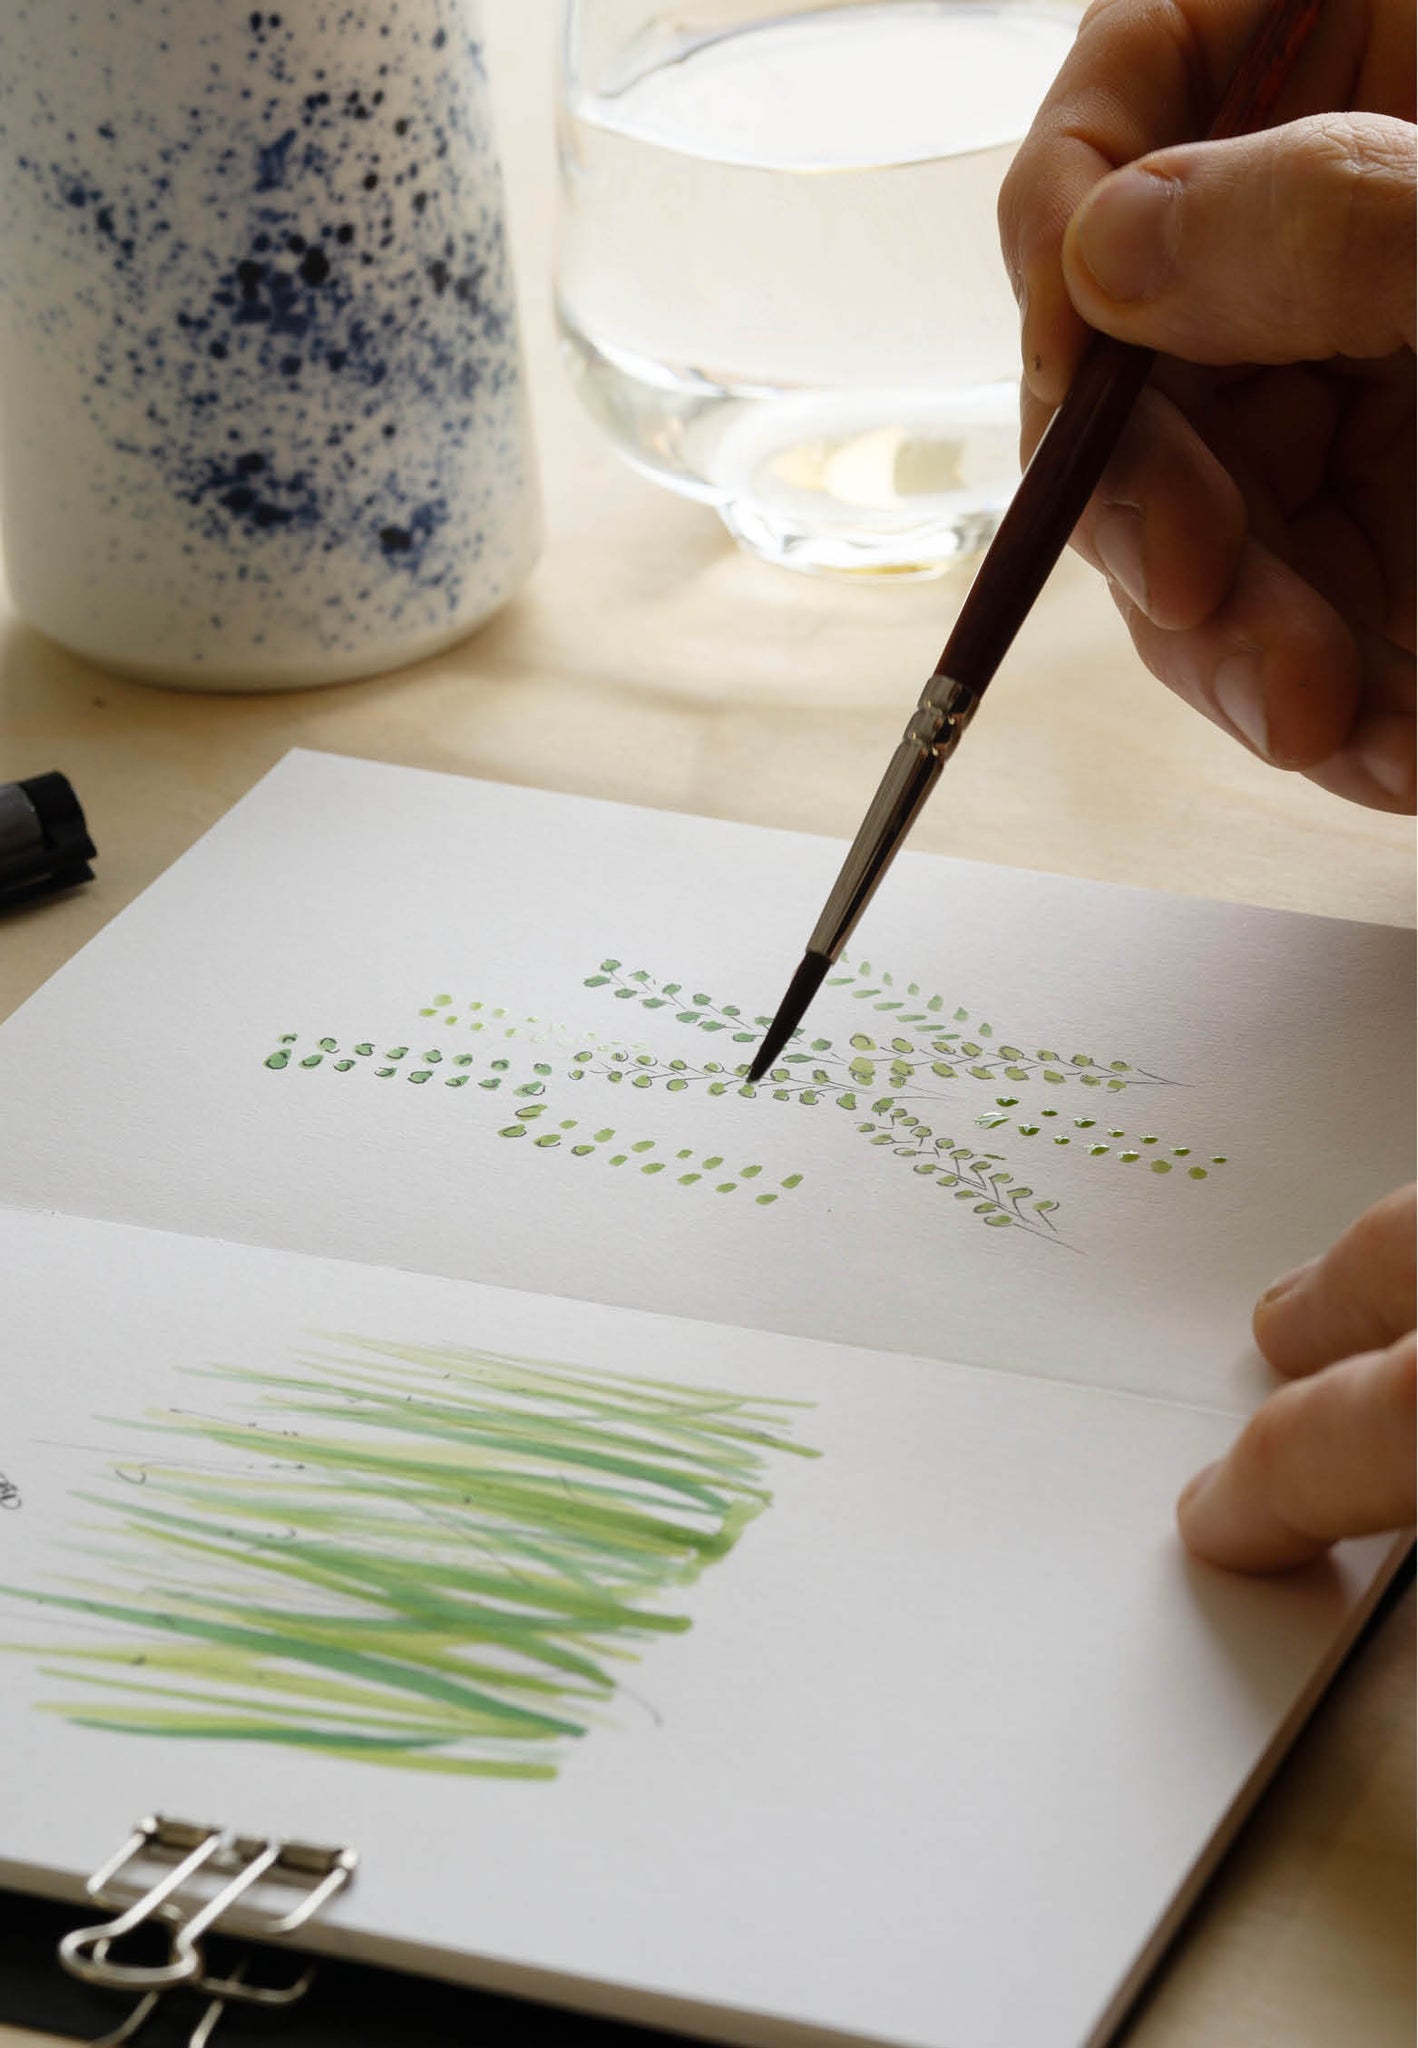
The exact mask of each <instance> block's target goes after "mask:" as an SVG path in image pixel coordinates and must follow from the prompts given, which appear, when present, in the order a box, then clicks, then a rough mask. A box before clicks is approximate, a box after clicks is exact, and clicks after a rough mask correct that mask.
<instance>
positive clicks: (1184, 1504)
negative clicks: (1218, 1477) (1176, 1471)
mask: <svg viewBox="0 0 1418 2048" xmlns="http://www.w3.org/2000/svg"><path fill="white" fill-rule="evenodd" d="M1218 1466H1219V1461H1218V1463H1217V1464H1212V1465H1203V1466H1202V1468H1201V1470H1200V1472H1197V1473H1195V1474H1194V1475H1193V1477H1192V1478H1190V1479H1189V1480H1188V1481H1187V1483H1186V1485H1185V1486H1184V1487H1183V1488H1182V1490H1181V1492H1180V1493H1179V1494H1178V1495H1177V1512H1178V1514H1182V1513H1184V1512H1185V1510H1186V1509H1187V1508H1189V1507H1191V1505H1192V1503H1193V1502H1194V1501H1196V1500H1197V1499H1199V1498H1200V1496H1201V1494H1202V1493H1203V1492H1204V1491H1205V1489H1206V1488H1207V1487H1208V1486H1209V1485H1210V1484H1211V1476H1212V1474H1213V1473H1214V1472H1215V1471H1217V1469H1218Z"/></svg>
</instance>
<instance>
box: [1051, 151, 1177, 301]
mask: <svg viewBox="0 0 1418 2048" xmlns="http://www.w3.org/2000/svg"><path fill="white" fill-rule="evenodd" d="M1181 196H1182V188H1181V186H1180V185H1179V184H1178V183H1177V182H1176V180H1175V179H1173V178H1158V177H1155V176H1154V175H1153V173H1152V172H1151V171H1137V170H1132V169H1128V170H1122V171H1115V172H1114V173H1113V175H1112V176H1111V177H1110V178H1104V180H1103V182H1102V183H1101V184H1100V185H1097V186H1095V187H1094V189H1093V191H1092V192H1091V193H1090V194H1089V195H1088V197H1087V199H1085V200H1084V202H1083V205H1082V207H1081V208H1080V209H1079V212H1078V214H1077V215H1076V216H1075V223H1074V242H1075V247H1076V249H1077V251H1078V254H1079V255H1080V256H1081V257H1082V258H1083V261H1084V263H1085V264H1086V265H1087V267H1088V269H1089V270H1090V271H1091V272H1092V274H1093V278H1094V281H1095V282H1096V283H1097V284H1098V286H1099V288H1100V289H1101V290H1102V291H1104V292H1106V293H1107V295H1108V297H1109V298H1110V299H1121V300H1131V299H1150V298H1155V297H1156V295H1157V293H1158V292H1159V291H1161V289H1162V287H1163V285H1165V284H1166V282H1167V280H1168V278H1169V277H1170V276H1171V274H1172V271H1173V269H1174V268H1175V266H1176V260H1177V244H1178V240H1179V237H1180V233H1181V209H1180V206H1179V204H1178V202H1179V201H1180V199H1181Z"/></svg>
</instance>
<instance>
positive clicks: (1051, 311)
mask: <svg viewBox="0 0 1418 2048" xmlns="http://www.w3.org/2000/svg"><path fill="white" fill-rule="evenodd" d="M1019 298H1020V308H1021V320H1020V354H1021V357H1022V362H1023V375H1024V388H1025V390H1026V391H1027V392H1028V393H1029V394H1030V395H1031V396H1032V397H1034V398H1035V399H1037V400H1038V401H1039V403H1040V404H1041V405H1044V406H1047V407H1048V409H1049V411H1050V412H1053V411H1055V410H1056V409H1057V407H1059V406H1060V405H1062V404H1063V401H1064V398H1065V397H1066V395H1067V393H1068V387H1069V385H1070V384H1071V383H1072V381H1073V374H1074V371H1075V370H1076V369H1077V368H1078V363H1079V359H1080V357H1081V356H1082V354H1083V350H1084V347H1085V345H1086V343H1087V339H1088V333H1087V329H1086V328H1085V326H1084V324H1083V322H1082V321H1081V320H1080V319H1079V317H1078V314H1077V313H1076V312H1075V310H1074V306H1073V302H1072V300H1071V299H1070V298H1069V295H1068V291H1067V289H1066V288H1065V285H1064V281H1063V278H1062V276H1061V275H1060V273H1059V269H1058V264H1057V258H1055V259H1054V260H1053V261H1051V262H1049V263H1039V262H1036V263H1032V264H1030V265H1029V266H1028V268H1027V269H1026V270H1025V271H1024V273H1023V276H1022V279H1021V283H1020V286H1019Z"/></svg>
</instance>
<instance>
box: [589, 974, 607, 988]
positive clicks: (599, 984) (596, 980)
mask: <svg viewBox="0 0 1418 2048" xmlns="http://www.w3.org/2000/svg"><path fill="white" fill-rule="evenodd" d="M609 979H610V977H609V975H606V974H588V975H587V976H586V980H585V982H584V984H583V986H584V987H586V988H604V987H605V985H606V983H607V981H608V980H609Z"/></svg>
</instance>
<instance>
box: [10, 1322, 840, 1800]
mask: <svg viewBox="0 0 1418 2048" xmlns="http://www.w3.org/2000/svg"><path fill="white" fill-rule="evenodd" d="M331 1341H332V1345H333V1349H332V1350H329V1351H327V1352H325V1353H324V1354H322V1355H320V1356H310V1355H306V1356H303V1357H302V1358H300V1360H299V1361H298V1363H297V1366H296V1368H295V1369H294V1370H292V1371H290V1372H285V1373H279V1372H278V1373H272V1372H263V1371H249V1370H243V1369H240V1368H237V1367H221V1368H214V1369H212V1370H210V1371H208V1372H205V1373H203V1374H201V1375H199V1376H200V1377H203V1378H205V1379H207V1380H209V1381H212V1382H215V1383H217V1384H218V1385H219V1386H220V1387H221V1388H222V1389H223V1390H224V1391H226V1392H227V1393H228V1394H229V1395H231V1394H234V1395H235V1396H236V1397H237V1403H238V1405H236V1406H234V1407H232V1408H231V1409H229V1410H228V1411H227V1412H224V1413H220V1414H197V1413H193V1412H191V1411H186V1410H168V1411H164V1412H159V1413H157V1414H155V1415H152V1416H150V1417H149V1418H148V1419H147V1421H146V1422H144V1423H141V1424H137V1425H133V1426H134V1427H136V1429H137V1430H138V1431H139V1433H140V1435H141V1438H142V1443H141V1446H140V1449H139V1451H138V1452H137V1454H136V1455H135V1456H130V1457H127V1458H124V1459H122V1460H119V1461H116V1462H115V1464H114V1466H113V1469H112V1473H111V1475H110V1484H109V1486H108V1487H107V1488H106V1489H105V1490H103V1491H101V1492H99V1493H96V1494H88V1495H84V1496H81V1498H83V1499H84V1500H85V1501H86V1503H87V1504H88V1506H90V1507H91V1508H92V1509H93V1510H95V1513H96V1519H95V1520H94V1521H93V1522H92V1523H91V1524H90V1525H89V1527H88V1530H87V1540H86V1542H84V1543H82V1544H80V1545H78V1546H76V1547H77V1548H78V1549H79V1550H80V1551H81V1552H84V1553H86V1554H87V1555H88V1556H89V1557H90V1558H92V1559H94V1560H99V1561H101V1567H102V1569H101V1574H100V1575H99V1576H97V1577H95V1578H91V1579H80V1580H70V1581H68V1582H66V1585H65V1589H64V1590H60V1588H58V1587H55V1588H44V1587H34V1586H28V1587H6V1588H0V1591H3V1592H5V1593H7V1594H8V1595H9V1596H10V1597H11V1598H13V1599H18V1600H24V1601H28V1602H30V1603H32V1604H34V1605H37V1606H39V1607H42V1608H44V1609H46V1610H49V1611H51V1612H58V1613H63V1614H65V1615H66V1616H69V1617H76V1616H77V1617H82V1620H83V1623H84V1635H83V1637H82V1638H81V1639H79V1640H78V1641H75V1640H73V1639H69V1640H66V1641H64V1642H55V1643H48V1644H44V1645H33V1644H31V1645H16V1644H11V1645H8V1646H6V1647H8V1648H10V1649H12V1650H16V1649H18V1650H24V1651H25V1652H26V1653H27V1654H30V1655H37V1656H39V1657H40V1658H41V1659H42V1664H41V1669H42V1670H43V1671H44V1672H45V1674H46V1675H48V1676H51V1677H56V1678H62V1679H64V1680H66V1681H68V1682H69V1683H70V1684H71V1685H73V1686H75V1687H77V1688H78V1691H77V1692H76V1693H74V1694H71V1695H68V1696H66V1697H65V1698H63V1699H61V1700H57V1701H53V1702H50V1703H49V1711H52V1712H55V1713H58V1714H61V1715H63V1716H64V1717H65V1718H66V1719H68V1720H70V1721H72V1722H74V1723H76V1724H77V1725H79V1726H82V1727H89V1728H101V1729H105V1730H109V1731H113V1732H120V1733H128V1734H138V1735H149V1736H158V1737H162V1738H164V1739H168V1740H171V1739H173V1738H175V1737H187V1738H192V1737H205V1738H208V1739H218V1740H224V1741H236V1742H255V1743H275V1744H280V1745H285V1746H293V1747H297V1748H301V1749H305V1750H312V1751H316V1752H320V1753H323V1754H326V1755H331V1756H338V1757H344V1758H353V1759H357V1760H360V1761H364V1762H371V1763H382V1764H394V1765H399V1766H403V1767H405V1768H413V1769H422V1770H433V1771H445V1772H449V1771H451V1772H462V1773H475V1774H482V1775H489V1776H497V1777H507V1778H549V1777H552V1776H554V1775H555V1773H556V1771H557V1769H558V1767H559V1765H560V1763H561V1762H562V1761H563V1760H564V1757H565V1753H566V1748H567V1745H568V1744H569V1743H570V1742H572V1741H573V1740H574V1739H575V1738H577V1737H580V1736H582V1735H584V1734H585V1733H586V1732H587V1730H588V1729H589V1728H590V1727H591V1726H592V1725H593V1723H594V1721H595V1720H596V1719H598V1718H601V1717H602V1715H603V1711H604V1710H606V1709H608V1708H610V1707H611V1706H612V1705H613V1703H614V1702H615V1699H616V1696H617V1692H618V1690H619V1682H618V1676H617V1667H618V1666H622V1665H623V1664H624V1662H625V1661H626V1660H627V1659H628V1658H634V1657H635V1656H637V1655H638V1654H639V1653H640V1651H641V1650H642V1648H643V1647H644V1646H645V1645H646V1644H647V1643H649V1642H651V1641H653V1639H654V1638H656V1637H657V1636H661V1635H665V1634H674V1633H681V1632H683V1631H684V1630H686V1629H688V1628H689V1627H690V1617H689V1615H688V1614H687V1613H686V1612H684V1610H683V1605H682V1603H678V1604H667V1596H672V1595H673V1593H674V1591H675V1589H677V1588H684V1587H686V1586H689V1585H692V1584H693V1582H694V1581H695V1579H697V1578H698V1576H699V1575H700V1573H701V1572H703V1571H704V1570H706V1569H707V1568H708V1567H710V1566H712V1565H713V1564H715V1563H716V1562H718V1561H719V1560H720V1559H722V1558H724V1557H726V1556H727V1555H728V1554H729V1552H730V1551H731V1550H732V1549H733V1548H734V1545H735V1544H736V1543H737V1542H738V1540H739V1538H740V1537H741V1536H742V1534H743V1532H744V1530H745V1529H746V1528H747V1527H748V1525H749V1524H750V1523H751V1522H752V1521H753V1520H754V1519H755V1517H756V1516H758V1515H759V1514H761V1513H762V1512H763V1510H764V1509H765V1508H766V1507H767V1506H768V1505H769V1503H770V1501H771V1499H772V1495H771V1492H770V1491H769V1488H768V1485H767V1483H766V1481H767V1472H768V1466H769V1462H770V1460H771V1459H772V1458H774V1457H776V1456H781V1455H792V1456H797V1457H814V1456H816V1455H817V1453H815V1452H813V1451H811V1450H809V1449H808V1448H807V1447H805V1446H804V1445H802V1444H801V1443H798V1442H795V1441H794V1440H793V1437H792V1429H793V1411H794V1409H795V1408H797V1407H800V1406H801V1405H802V1404H798V1403H792V1402H782V1401H773V1400H764V1399H755V1398H748V1397H745V1396H741V1395H736V1394H731V1393H727V1392H724V1391H721V1390H717V1389H712V1388H705V1387H684V1386H680V1385H677V1384H673V1383H670V1382H663V1381H655V1380H646V1379H633V1378H629V1377H625V1376H622V1375H619V1374H615V1373H607V1372H595V1371H590V1370H586V1369H583V1368H576V1367H570V1366H562V1365H547V1364H541V1363H538V1362H533V1361H528V1360H522V1359H516V1358H507V1357H501V1356H497V1355H493V1354H488V1353H484V1352H479V1351H475V1350H468V1349H465V1348H462V1347H454V1346H440V1347H427V1346H411V1345H401V1344H395V1343H379V1342H373V1341H368V1340H363V1339H359V1338H343V1339H337V1340H331ZM95 1635H97V1637H98V1641H97V1642H95V1641H94V1640H93V1638H94V1636H95Z"/></svg>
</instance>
